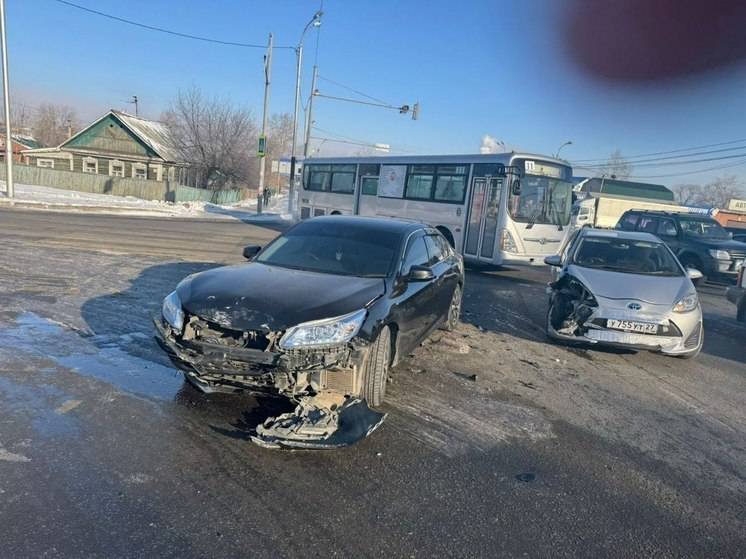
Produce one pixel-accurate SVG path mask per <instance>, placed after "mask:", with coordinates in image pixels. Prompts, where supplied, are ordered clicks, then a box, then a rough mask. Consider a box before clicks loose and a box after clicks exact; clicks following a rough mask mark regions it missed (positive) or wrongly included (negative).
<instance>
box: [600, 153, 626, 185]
mask: <svg viewBox="0 0 746 559" xmlns="http://www.w3.org/2000/svg"><path fill="white" fill-rule="evenodd" d="M603 173H604V174H605V175H606V176H608V177H614V178H617V179H621V180H624V179H627V178H629V176H630V175H631V174H632V164H631V163H630V162H629V161H627V160H626V159H625V158H624V156H623V155H622V151H621V150H620V149H618V148H617V149H615V150H614V152H613V153H612V154H611V155H610V156H609V160H608V161H607V162H606V163H605V164H604V165H603Z"/></svg>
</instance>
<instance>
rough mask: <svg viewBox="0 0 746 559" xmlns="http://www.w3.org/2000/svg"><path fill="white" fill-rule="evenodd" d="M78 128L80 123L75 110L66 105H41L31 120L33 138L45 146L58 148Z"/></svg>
mask: <svg viewBox="0 0 746 559" xmlns="http://www.w3.org/2000/svg"><path fill="white" fill-rule="evenodd" d="M70 128H72V130H73V132H74V131H75V130H78V129H79V128H80V121H79V120H78V115H77V113H76V112H75V109H73V108H72V107H68V106H67V105H55V104H52V103H42V104H41V105H39V107H38V108H37V110H36V113H35V114H34V115H33V118H32V119H31V129H32V131H33V134H34V137H35V138H36V139H37V140H38V141H39V142H41V143H42V144H43V145H45V146H58V145H60V144H61V143H62V142H64V141H65V140H67V138H68V137H69V129H70Z"/></svg>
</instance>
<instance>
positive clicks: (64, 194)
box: [0, 181, 290, 221]
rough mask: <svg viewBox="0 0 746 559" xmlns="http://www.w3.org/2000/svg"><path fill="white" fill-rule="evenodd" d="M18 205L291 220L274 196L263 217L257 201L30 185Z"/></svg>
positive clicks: (21, 188) (283, 198) (20, 190)
mask: <svg viewBox="0 0 746 559" xmlns="http://www.w3.org/2000/svg"><path fill="white" fill-rule="evenodd" d="M5 191H6V189H5V182H4V181H0V204H3V203H7V202H9V200H8V198H7V195H6V194H5ZM14 201H15V203H17V204H18V205H24V206H32V207H39V208H43V209H51V210H72V211H76V210H77V211H87V212H90V211H94V212H99V213H126V214H129V215H150V216H158V217H166V216H167V217H196V218H215V219H241V220H251V221H255V220H270V219H290V216H289V215H287V195H286V194H282V195H280V196H274V197H273V198H272V199H271V201H270V203H269V205H268V207H267V208H266V209H265V211H264V212H263V213H262V215H260V216H259V215H256V199H249V200H242V201H240V202H238V203H236V204H227V205H218V204H211V203H209V202H202V201H194V202H176V203H174V202H164V201H162V200H142V199H140V198H135V197H134V196H113V195H110V194H93V193H90V192H78V191H75V190H63V189H59V188H51V187H47V186H36V185H29V184H16V185H15V197H14Z"/></svg>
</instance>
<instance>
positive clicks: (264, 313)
mask: <svg viewBox="0 0 746 559" xmlns="http://www.w3.org/2000/svg"><path fill="white" fill-rule="evenodd" d="M176 290H177V293H178V295H179V298H180V299H181V304H182V306H183V307H184V309H186V311H187V312H188V313H190V314H192V315H196V316H199V317H200V318H203V319H205V320H208V321H210V322H214V323H217V324H219V325H220V326H223V327H224V328H230V329H232V330H265V331H279V330H285V329H287V328H289V327H290V326H294V325H296V324H299V323H301V322H307V321H309V320H319V319H322V318H330V317H334V316H339V315H343V314H347V313H350V312H353V311H356V310H358V309H361V308H363V307H365V306H366V305H367V304H368V303H370V302H371V301H372V300H373V299H375V298H377V297H379V296H380V295H382V294H383V293H384V291H385V283H384V280H383V279H381V278H358V277H353V276H336V275H332V274H320V273H316V272H306V271H301V270H291V269H287V268H280V267H276V266H267V265H264V264H260V263H258V262H251V263H248V264H240V265H237V266H225V267H222V268H215V269H213V270H208V271H206V272H201V273H198V274H194V275H192V276H189V277H188V278H186V279H185V280H184V281H182V282H181V283H180V284H179V285H178V287H177V288H176Z"/></svg>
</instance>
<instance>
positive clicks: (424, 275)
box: [405, 266, 435, 281]
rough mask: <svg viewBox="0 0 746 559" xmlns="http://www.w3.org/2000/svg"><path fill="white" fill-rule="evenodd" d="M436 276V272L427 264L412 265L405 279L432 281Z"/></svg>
mask: <svg viewBox="0 0 746 559" xmlns="http://www.w3.org/2000/svg"><path fill="white" fill-rule="evenodd" d="M434 277H435V274H433V271H432V270H431V269H430V268H428V267H427V266H412V267H411V268H410V269H409V273H408V274H407V275H406V276H405V279H406V280H407V281H430V280H431V279H433V278H434Z"/></svg>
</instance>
